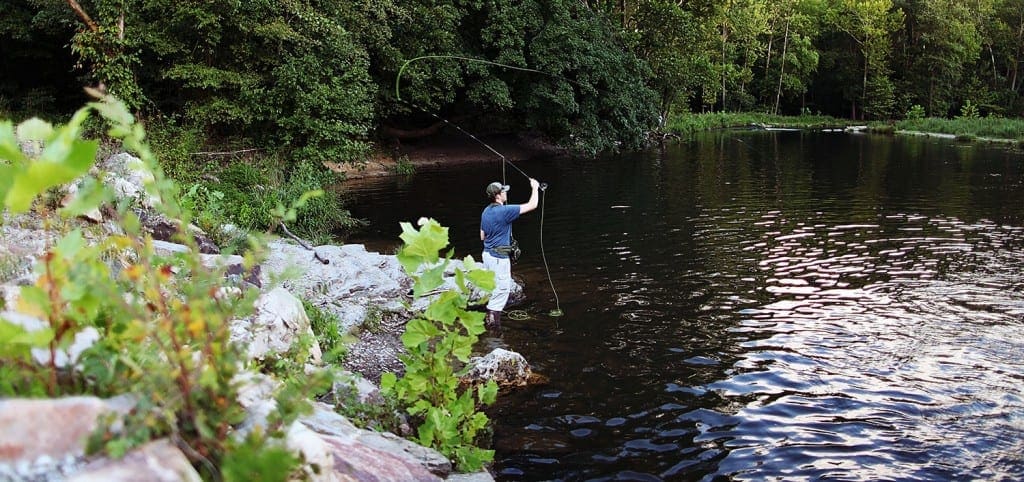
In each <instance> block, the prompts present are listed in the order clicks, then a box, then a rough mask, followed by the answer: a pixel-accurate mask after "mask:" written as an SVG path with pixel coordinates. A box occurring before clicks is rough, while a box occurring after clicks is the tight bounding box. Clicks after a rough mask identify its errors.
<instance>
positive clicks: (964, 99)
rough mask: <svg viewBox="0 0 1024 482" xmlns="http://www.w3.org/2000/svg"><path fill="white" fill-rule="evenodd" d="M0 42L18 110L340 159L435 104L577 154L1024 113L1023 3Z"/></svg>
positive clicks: (609, 14)
mask: <svg viewBox="0 0 1024 482" xmlns="http://www.w3.org/2000/svg"><path fill="white" fill-rule="evenodd" d="M0 45H3V46H4V47H3V50H2V54H0V72H3V75H2V77H0V113H3V114H7V115H8V116H18V115H41V116H50V117H57V118H60V117H61V116H67V115H69V114H70V113H71V112H73V111H74V109H76V108H77V107H78V106H79V105H81V103H82V102H83V101H84V94H83V93H82V87H83V86H85V85H102V86H104V87H105V88H106V89H107V90H108V91H109V92H111V93H113V94H115V95H117V96H118V97H120V98H121V99H124V101H125V102H126V103H127V104H128V105H129V106H130V107H131V108H132V109H133V110H135V111H136V112H138V113H139V115H140V117H141V118H143V119H147V120H154V121H161V122H164V123H168V124H172V125H177V126H188V127H189V128H191V129H195V130H197V131H198V132H200V133H201V134H202V135H203V136H204V137H206V138H209V139H214V140H216V139H241V140H242V142H243V143H245V144H247V145H254V144H255V145H260V144H262V145H273V146H283V147H285V148H287V149H289V151H290V152H292V153H293V155H294V156H295V157H296V158H302V159H310V160H331V161H336V162H337V161H353V160H358V159H360V158H361V157H362V156H364V155H365V153H366V152H367V151H368V150H369V149H370V148H371V146H372V143H373V142H375V141H379V140H382V139H403V138H410V137H415V136H417V135H423V134H425V133H430V132H433V131H434V130H436V129H434V128H435V127H436V124H437V122H438V120H437V118H435V117H434V116H433V115H434V114H436V115H438V116H440V117H443V118H445V119H449V120H451V121H452V122H456V123H465V124H467V125H471V126H473V129H474V131H475V132H477V133H481V134H487V133H502V132H533V133H536V134H538V135H540V136H543V137H545V138H548V139H549V140H551V141H553V142H556V143H558V144H561V145H563V146H567V147H571V148H575V149H579V150H581V151H586V152H596V151H601V150H607V149H614V148H629V147H636V146H639V145H641V144H642V143H643V141H644V139H645V137H646V135H647V133H648V132H650V131H651V130H652V129H656V128H657V127H658V126H659V123H663V122H664V121H665V120H666V119H667V118H668V117H669V116H671V115H674V114H678V113H681V112H708V111H762V112H768V113H776V114H800V113H822V114H829V115H834V116H839V117H847V118H854V119H865V120H866V119H898V118H902V117H903V116H904V115H905V114H906V113H907V112H908V111H910V110H911V109H912V108H915V106H916V111H917V112H920V111H921V110H922V109H923V111H924V112H925V114H926V115H928V116H936V117H946V116H951V115H955V114H956V113H957V112H960V111H961V109H962V108H963V107H964V106H965V105H969V106H973V108H976V109H977V110H978V111H979V112H980V114H982V115H995V116H1007V117H1020V116H1022V115H1024V100H1022V98H1021V90H1022V87H1021V84H1022V80H1024V79H1021V78H1020V75H1019V73H1020V70H1021V66H1020V63H1021V58H1022V56H1024V0H972V1H967V2H963V1H955V0H696V1H682V0H680V1H664V0H640V1H615V2H612V1H599V0H583V1H581V0H550V1H529V0H528V1H518V0H489V1H487V0H463V1H459V0H447V1H445V0H441V1H420V0H413V1H395V0H371V1H364V0H359V1H352V0H283V1H266V0H255V1H237V0H234V1H232V0H209V1H169V0H116V1H115V0H81V1H76V0H7V1H5V2H3V3H0ZM466 58H470V59H480V60H485V61H487V62H488V63H483V62H474V61H469V60H465V59H466ZM413 59H418V60H415V61H412V60H413ZM410 61H411V62H410ZM496 64H502V65H507V66H509V67H515V68H508V67H503V66H501V65H496ZM403 66H405V68H404V69H403ZM399 70H402V76H401V78H400V82H399V83H398V85H397V89H398V90H397V95H396V78H397V76H398V72H399ZM536 71H539V72H536ZM399 96H400V98H399Z"/></svg>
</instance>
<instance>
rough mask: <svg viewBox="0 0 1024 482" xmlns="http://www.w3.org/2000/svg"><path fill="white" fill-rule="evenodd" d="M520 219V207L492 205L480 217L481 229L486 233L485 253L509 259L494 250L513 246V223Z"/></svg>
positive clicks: (515, 205) (516, 205)
mask: <svg viewBox="0 0 1024 482" xmlns="http://www.w3.org/2000/svg"><path fill="white" fill-rule="evenodd" d="M516 219H519V205H518V204H513V205H502V204H497V203H495V204H491V205H489V206H487V207H486V208H484V212H483V214H481V215H480V229H481V230H483V232H484V251H487V252H488V253H490V254H491V256H494V257H495V258H507V257H508V255H507V254H498V253H496V252H495V251H494V248H497V247H498V246H508V245H510V244H512V221H515V220H516Z"/></svg>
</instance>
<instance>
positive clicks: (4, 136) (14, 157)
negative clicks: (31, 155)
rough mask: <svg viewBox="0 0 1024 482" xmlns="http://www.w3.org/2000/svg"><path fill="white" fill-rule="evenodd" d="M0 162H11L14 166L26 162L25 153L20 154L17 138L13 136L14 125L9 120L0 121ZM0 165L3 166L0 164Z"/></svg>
mask: <svg viewBox="0 0 1024 482" xmlns="http://www.w3.org/2000/svg"><path fill="white" fill-rule="evenodd" d="M0 160H7V161H11V162H13V163H14V164H16V165H22V164H25V163H26V162H28V158H27V157H25V153H24V152H21V147H20V146H19V145H18V137H17V136H16V135H15V134H14V124H12V123H11V121H9V120H5V121H0ZM0 164H3V163H2V162H0Z"/></svg>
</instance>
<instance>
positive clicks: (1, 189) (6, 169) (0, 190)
mask: <svg viewBox="0 0 1024 482" xmlns="http://www.w3.org/2000/svg"><path fill="white" fill-rule="evenodd" d="M18 171H20V169H19V166H12V165H10V164H6V165H5V164H2V163H0V201H3V200H4V199H7V193H8V192H9V191H10V190H11V186H12V185H13V184H14V178H15V177H17V172H18ZM5 204H6V203H5Z"/></svg>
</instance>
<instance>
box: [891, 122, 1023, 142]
mask: <svg viewBox="0 0 1024 482" xmlns="http://www.w3.org/2000/svg"><path fill="white" fill-rule="evenodd" d="M896 128H897V129H900V130H904V131H919V132H935V133H939V134H953V135H973V136H975V137H981V138H990V139H1010V140H1019V139H1024V119H1003V118H998V117H981V118H973V119H972V118H958V119H941V118H937V117H927V118H924V119H913V120H903V121H899V122H897V123H896Z"/></svg>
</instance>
